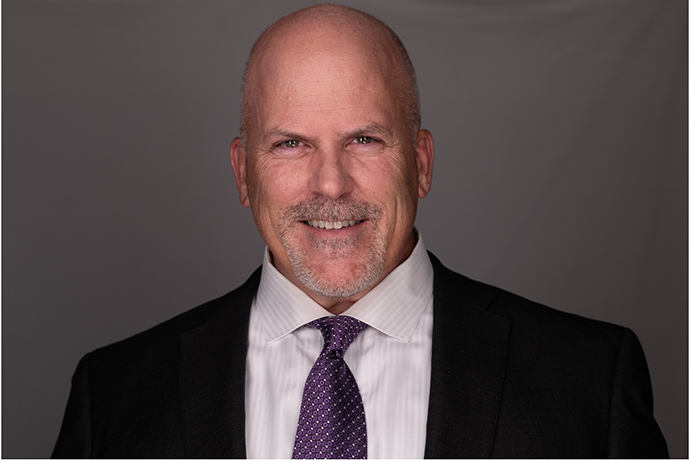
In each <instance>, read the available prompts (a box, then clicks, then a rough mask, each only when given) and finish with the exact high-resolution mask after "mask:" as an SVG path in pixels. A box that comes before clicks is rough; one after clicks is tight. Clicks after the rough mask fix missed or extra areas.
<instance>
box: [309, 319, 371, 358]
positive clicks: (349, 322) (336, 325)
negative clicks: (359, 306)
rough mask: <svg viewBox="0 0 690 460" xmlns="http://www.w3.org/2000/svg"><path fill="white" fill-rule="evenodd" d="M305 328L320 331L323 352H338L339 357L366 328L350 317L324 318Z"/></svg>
mask: <svg viewBox="0 0 690 460" xmlns="http://www.w3.org/2000/svg"><path fill="white" fill-rule="evenodd" d="M307 326H309V327H313V328H314V329H319V330H320V331H321V335H323V340H324V346H323V349H324V351H325V350H338V351H340V354H341V356H342V355H343V354H345V351H346V350H347V348H348V347H349V346H350V344H352V342H354V340H355V339H356V338H357V335H358V334H359V333H360V332H362V331H363V330H364V328H366V327H367V325H366V324H365V323H363V322H361V321H360V320H358V319H355V318H353V317H352V316H326V317H324V318H319V319H317V320H314V321H312V322H310V323H307Z"/></svg>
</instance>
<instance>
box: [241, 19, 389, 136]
mask: <svg viewBox="0 0 690 460" xmlns="http://www.w3.org/2000/svg"><path fill="white" fill-rule="evenodd" d="M272 38H273V40H271V43H270V44H269V45H267V46H265V47H264V49H263V50H262V52H261V53H260V55H259V56H258V57H257V59H256V61H255V63H254V66H253V69H252V70H251V73H250V77H251V84H252V85H253V91H251V93H252V99H253V100H252V105H253V106H254V109H255V111H256V112H257V113H256V114H255V115H257V117H258V118H257V119H255V120H254V121H258V122H259V124H263V123H261V122H262V121H266V118H267V117H268V118H275V117H280V116H281V115H287V114H289V115H290V116H292V117H298V116H299V112H300V111H301V110H307V111H319V110H323V111H331V112H332V111H334V110H346V111H347V110H350V111H352V110H355V109H367V110H372V109H373V108H374V107H376V108H378V109H380V110H379V111H382V112H387V115H392V114H395V113H397V112H398V111H400V110H401V107H402V105H403V103H402V101H401V100H400V99H401V98H400V92H399V91H396V86H397V85H396V82H397V79H396V75H395V72H394V67H395V63H394V62H392V61H393V56H392V53H391V52H390V51H389V50H387V49H386V43H385V42H381V40H380V37H376V36H374V37H363V36H362V34H359V35H357V34H353V33H350V31H345V32H343V31H338V30H333V29H330V30H328V29H326V30H323V29H314V30H306V31H294V32H292V33H283V34H281V36H280V37H272ZM376 39H379V42H376Z"/></svg>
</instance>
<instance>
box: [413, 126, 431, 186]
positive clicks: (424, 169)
mask: <svg viewBox="0 0 690 460" xmlns="http://www.w3.org/2000/svg"><path fill="white" fill-rule="evenodd" d="M415 155H416V158H417V174H418V176H419V177H418V181H417V182H418V184H419V198H424V197H425V196H427V195H428V194H429V192H430V191H431V176H432V173H433V171H434V139H433V138H432V137H431V133H430V132H429V131H427V130H426V129H422V130H420V131H419V133H417V144H416V150H415Z"/></svg>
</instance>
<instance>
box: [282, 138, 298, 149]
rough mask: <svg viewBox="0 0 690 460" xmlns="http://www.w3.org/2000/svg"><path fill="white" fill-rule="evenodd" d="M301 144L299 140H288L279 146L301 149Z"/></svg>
mask: <svg viewBox="0 0 690 460" xmlns="http://www.w3.org/2000/svg"><path fill="white" fill-rule="evenodd" d="M300 144H301V142H300V141H298V140H297V139H288V140H287V141H284V142H281V143H280V144H279V145H281V146H284V147H287V148H289V149H294V148H297V147H299V145H300Z"/></svg>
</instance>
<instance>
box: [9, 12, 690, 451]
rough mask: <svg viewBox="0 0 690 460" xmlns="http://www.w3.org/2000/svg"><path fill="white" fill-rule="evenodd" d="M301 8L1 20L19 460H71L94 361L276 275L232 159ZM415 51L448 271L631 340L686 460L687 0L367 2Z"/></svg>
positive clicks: (13, 413) (424, 216) (12, 430)
mask: <svg viewBox="0 0 690 460" xmlns="http://www.w3.org/2000/svg"><path fill="white" fill-rule="evenodd" d="M311 3H314V2H311V1H306V0H305V1H301V0H273V1H270V0H262V1H252V2H234V1H233V2H231V1H176V0H172V1H163V0H148V1H144V0H139V1H126V0H123V1H108V0H104V1H88V0H71V1H62V0H53V1H39V0H22V1H17V0H11V1H10V0H5V1H4V2H3V64H4V66H3V135H4V137H3V148H4V149H3V150H4V151H3V153H4V155H3V173H4V174H3V184H2V185H3V192H4V193H3V224H4V226H3V237H4V238H3V242H4V247H3V249H4V252H3V275H4V278H3V281H4V283H3V287H4V291H3V307H4V308H3V313H2V317H3V323H2V324H3V328H2V330H3V348H2V351H3V352H2V358H3V366H2V370H3V382H2V383H3V386H2V390H3V394H2V397H3V398H2V402H3V405H2V412H3V422H4V423H3V430H2V434H3V452H2V453H3V455H4V456H6V457H27V456H28V457H43V456H47V455H49V454H50V452H51V449H52V446H53V443H54V442H55V439H56V436H57V433H58V429H59V426H60V422H61V418H62V413H63V410H64V407H65V404H66V401H67V395H68V391H69V387H70V376H71V374H72V372H73V371H74V369H75V366H76V364H77V361H78V359H79V358H80V357H81V356H82V355H83V354H84V353H86V352H88V351H90V350H92V349H94V348H96V347H99V346H102V345H105V344H108V343H111V342H113V341H116V340H119V339H122V338H125V337H127V336H129V335H132V334H134V333H137V332H139V331H142V330H144V329H146V328H148V327H150V326H153V325H155V324H156V323H158V322H160V321H163V320H165V319H167V318H170V317H172V316H174V315H176V314H178V313H180V312H182V311H185V310H187V309H189V308H191V307H194V306H196V305H198V304H200V303H202V302H204V301H206V300H209V299H212V298H214V297H217V296H220V295H222V294H224V293H225V292H227V291H229V290H230V289H232V288H234V287H236V286H237V285H238V284H240V283H241V282H242V281H244V280H245V279H246V278H247V277H248V276H249V274H250V273H251V272H252V271H253V269H254V268H255V267H256V266H257V265H258V264H259V263H260V261H261V251H262V248H263V243H262V241H261V239H260V237H259V235H258V232H256V230H255V228H254V224H253V221H252V218H251V213H250V211H249V210H246V209H244V208H242V207H241V206H240V204H239V202H238V199H237V194H236V189H235V183H234V178H233V175H232V171H231V167H230V161H229V155H228V149H229V145H230V140H231V139H232V137H233V136H235V135H236V133H237V132H238V129H237V127H238V112H239V110H238V105H239V87H240V78H241V72H242V67H243V63H244V61H245V59H246V56H247V54H248V52H249V49H250V47H251V45H252V43H253V41H254V40H255V39H256V38H257V36H258V35H259V33H260V32H261V31H262V30H263V29H264V28H265V27H267V26H268V25H269V24H270V23H271V22H272V21H274V20H275V19H277V18H279V17H280V16H282V15H284V14H285V13H287V12H289V11H292V10H294V9H297V8H300V7H303V6H306V5H308V4H311ZM343 3H345V4H348V5H351V6H355V7H359V8H361V9H364V10H365V11H368V12H370V13H372V14H374V15H376V16H378V17H380V18H381V19H382V20H384V21H385V22H387V23H388V24H389V25H390V26H392V28H393V29H394V30H396V31H397V32H398V33H399V35H400V36H401V38H402V39H403V41H404V42H405V44H406V45H407V47H408V50H409V52H410V55H411V57H412V60H413V62H414V64H415V66H416V68H417V72H418V76H419V84H420V87H421V97H422V109H423V125H424V127H426V128H429V129H430V130H431V131H432V132H433V134H434V136H435V140H436V165H435V166H436V167H435V174H434V183H433V189H432V193H431V195H430V196H429V197H428V198H427V199H426V200H424V201H422V202H421V209H420V212H419V217H418V221H417V222H418V227H419V228H420V229H421V231H422V233H423V235H424V239H425V242H426V244H427V246H428V247H429V248H430V250H431V251H433V252H435V253H436V254H437V255H438V256H439V257H440V258H441V259H442V260H443V261H444V263H445V264H446V265H448V266H449V267H451V268H453V269H455V270H457V271H459V272H462V273H464V274H466V275H468V276H470V277H472V278H475V279H479V280H482V281H485V282H488V283H492V284H496V285H499V286H501V287H503V288H505V289H508V290H511V291H514V292H516V293H518V294H520V295H522V296H525V297H528V298H530V299H533V300H536V301H539V302H542V303H545V304H548V305H550V306H553V307H556V308H559V309H562V310H565V311H569V312H574V313H577V314H581V315H584V316H588V317H592V318H597V319H601V320H605V321H610V322H614V323H618V324H622V325H625V326H629V327H631V328H632V329H633V330H634V331H635V332H636V333H637V334H638V335H639V337H640V340H641V341H642V344H643V346H644V348H645V350H646V353H647V358H648V361H649V367H650V369H651V373H652V380H653V385H654V394H655V404H656V414H657V418H658V420H659V423H660V425H661V428H662V430H663V431H664V433H665V435H666V438H667V440H668V443H669V446H670V449H671V454H672V455H673V456H687V454H688V451H687V430H688V426H687V363H688V360H687V351H688V347H687V324H688V318H687V306H688V302H687V300H688V299H687V293H688V291H687V279H688V278H687V277H688V274H687V250H688V247H687V210H688V201H687V167H688V165H687V156H686V153H687V126H688V125H687V123H688V121H687V55H688V54H687V3H686V2H685V1H684V0H665V1H652V0H607V1H602V0H484V1H479V0H464V1H460V0H458V1H449V0H445V1H443V0H427V1H422V0H398V1H394V0H376V1H364V0H360V1H357V0H352V1H344V2H343Z"/></svg>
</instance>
